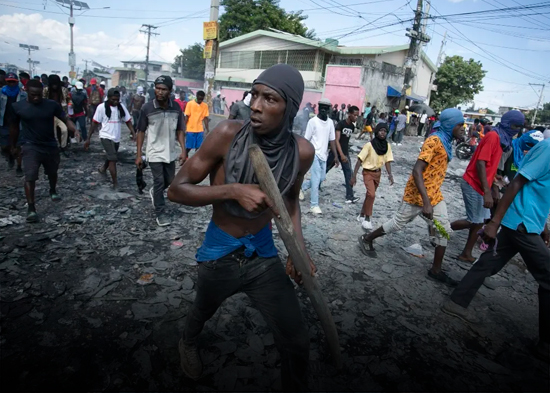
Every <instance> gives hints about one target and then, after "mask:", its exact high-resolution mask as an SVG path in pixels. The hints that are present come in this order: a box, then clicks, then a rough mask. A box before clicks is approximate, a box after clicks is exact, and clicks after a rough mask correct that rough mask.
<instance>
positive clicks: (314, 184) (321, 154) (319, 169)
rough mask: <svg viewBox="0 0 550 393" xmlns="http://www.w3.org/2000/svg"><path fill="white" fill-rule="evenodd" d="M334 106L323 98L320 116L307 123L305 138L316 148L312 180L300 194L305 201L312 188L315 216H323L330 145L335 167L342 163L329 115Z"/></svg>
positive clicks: (311, 209) (320, 105)
mask: <svg viewBox="0 0 550 393" xmlns="http://www.w3.org/2000/svg"><path fill="white" fill-rule="evenodd" d="M331 108H332V105H331V104H330V101H329V99H328V98H322V99H321V100H320V101H319V114H318V115H317V116H316V117H314V118H312V119H310V120H309V122H308V123H307V128H306V133H305V135H304V138H306V139H307V140H308V141H310V142H311V144H312V145H313V147H314V148H315V158H314V159H313V164H312V165H311V170H310V172H311V180H306V181H304V183H303V185H302V191H301V192H300V200H303V199H304V193H303V192H304V191H306V190H307V189H308V188H311V208H310V212H311V213H313V214H322V213H323V212H322V211H321V208H320V207H319V186H320V185H321V183H322V182H323V180H325V177H326V172H327V158H328V149H327V146H328V145H329V143H330V149H331V150H332V154H333V155H334V166H336V167H338V166H339V165H340V161H339V160H338V154H337V153H336V144H335V142H334V140H335V139H336V137H335V132H334V122H333V121H332V120H331V119H329V117H328V114H329V113H330V110H331Z"/></svg>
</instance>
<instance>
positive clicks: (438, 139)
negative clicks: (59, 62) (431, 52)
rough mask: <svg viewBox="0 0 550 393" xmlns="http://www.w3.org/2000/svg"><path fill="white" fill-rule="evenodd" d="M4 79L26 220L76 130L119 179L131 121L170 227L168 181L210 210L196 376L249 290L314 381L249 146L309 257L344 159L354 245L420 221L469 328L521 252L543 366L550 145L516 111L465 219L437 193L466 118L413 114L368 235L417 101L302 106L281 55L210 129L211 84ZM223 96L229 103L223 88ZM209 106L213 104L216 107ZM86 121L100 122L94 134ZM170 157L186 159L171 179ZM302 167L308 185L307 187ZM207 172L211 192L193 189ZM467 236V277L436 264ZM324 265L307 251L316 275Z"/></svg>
mask: <svg viewBox="0 0 550 393" xmlns="http://www.w3.org/2000/svg"><path fill="white" fill-rule="evenodd" d="M63 79H65V78H63ZM0 84H1V85H2V90H1V94H0V98H1V100H0V105H1V106H0V109H1V111H0V113H1V117H0V125H1V128H0V131H1V136H2V140H1V141H2V153H3V154H4V155H5V157H6V159H7V160H8V164H9V168H10V169H12V168H13V167H14V166H15V162H17V165H18V166H17V171H18V172H21V171H22V173H23V174H24V176H25V183H24V187H25V195H26V198H27V203H28V212H27V221H28V222H37V221H38V219H39V218H38V214H37V212H36V207H35V200H34V189H35V182H36V181H37V179H38V171H39V168H40V166H43V167H44V170H45V173H46V175H47V176H48V181H49V186H50V190H49V195H50V197H51V199H52V201H58V200H59V199H60V196H59V194H58V193H57V188H56V185H57V170H58V167H59V164H60V155H59V151H60V149H63V148H64V143H65V144H66V143H68V141H70V140H71V139H76V138H77V137H79V136H80V137H81V138H83V140H85V144H84V148H85V149H86V150H87V149H88V148H89V146H90V143H91V140H92V136H93V134H94V133H95V132H96V131H97V130H98V129H99V139H100V142H101V145H102V147H103V149H104V150H105V155H106V159H105V162H104V164H103V165H102V166H101V167H100V168H99V172H100V173H105V174H106V173H107V172H108V173H109V174H110V176H111V180H112V183H113V186H114V187H117V185H118V180H117V170H116V163H117V151H118V148H119V144H120V140H121V137H122V136H121V126H122V123H125V124H126V125H127V126H128V129H129V130H130V133H131V136H130V137H131V138H133V139H135V140H136V143H137V154H136V160H135V164H136V167H137V169H138V170H143V169H144V167H145V166H146V165H148V166H149V167H150V169H151V173H152V176H153V183H154V184H153V186H152V187H151V189H150V191H149V193H150V197H151V200H152V202H153V206H154V209H155V215H156V222H157V224H158V225H159V226H165V225H169V224H170V221H171V220H170V217H169V216H168V215H167V214H166V209H165V204H166V202H165V197H164V192H165V190H166V189H168V193H167V195H168V198H169V199H170V200H171V201H173V202H176V203H180V204H184V205H188V206H206V205H212V206H213V213H212V219H211V222H210V224H209V226H208V229H207V231H206V234H205V238H204V241H203V244H202V246H201V247H200V248H199V249H198V251H197V255H196V257H197V261H198V262H199V269H198V278H197V281H198V284H197V286H196V287H197V295H196V299H195V301H194V304H193V306H192V307H191V309H190V311H189V312H188V315H187V321H186V325H185V329H184V333H183V336H182V339H181V340H180V342H179V351H180V356H181V367H182V369H183V371H184V372H185V373H186V374H187V375H188V376H189V377H191V378H194V379H197V378H199V377H200V375H201V372H202V363H201V360H200V355H199V351H198V345H197V338H198V336H199V333H200V332H201V330H202V329H203V326H204V324H205V322H206V321H207V320H208V319H209V318H210V317H212V315H213V314H214V313H215V311H216V310H217V308H218V307H219V306H220V304H221V303H222V302H223V301H224V300H225V299H226V298H227V297H229V296H231V295H232V294H234V293H236V292H239V291H242V292H245V293H246V294H247V295H248V296H249V297H250V298H252V300H253V302H254V303H255V305H256V306H257V307H258V308H259V309H260V311H261V312H262V313H263V315H264V317H265V318H266V321H267V323H268V325H269V326H270V327H271V328H272V330H273V333H274V338H275V342H276V344H277V346H278V348H279V350H280V352H281V372H282V381H283V389H285V390H306V389H307V386H306V384H307V367H308V357H309V339H308V333H307V329H306V328H305V325H304V321H303V318H302V316H301V312H300V307H299V305H298V300H297V297H296V294H295V292H294V289H293V286H292V285H291V283H290V281H289V280H288V279H287V278H286V276H285V269H283V267H282V264H281V263H280V260H279V257H278V252H277V249H276V248H275V244H274V240H273V235H272V224H271V221H272V219H273V218H274V217H276V216H278V215H279V213H278V211H277V208H276V206H274V204H273V202H272V201H271V200H270V199H269V197H268V196H267V195H266V194H265V193H264V192H262V190H261V189H260V188H259V186H258V180H257V178H256V176H255V174H254V170H253V168H252V164H251V161H250V159H249V157H248V148H249V146H250V145H251V144H253V143H254V144H256V145H258V146H259V147H260V149H261V150H262V151H263V152H264V154H265V157H266V159H267V162H268V164H269V166H270V167H271V169H272V172H273V175H274V177H275V180H276V182H277V184H278V186H279V190H280V192H281V194H282V196H283V199H284V201H285V205H286V208H287V209H288V211H289V214H290V216H291V219H292V223H293V231H294V234H295V236H296V238H297V239H298V242H299V243H300V246H301V247H302V248H303V249H304V250H306V249H307V248H306V245H305V241H304V236H303V234H302V228H301V212H300V203H299V200H300V199H304V198H305V192H306V191H307V190H311V192H310V212H311V213H312V214H314V215H317V216H320V215H322V210H321V207H320V205H321V203H320V200H319V189H320V187H321V185H322V182H323V180H324V179H325V177H326V173H327V172H328V171H330V170H331V168H333V167H339V166H340V165H341V166H342V169H343V173H344V180H345V199H346V203H350V204H355V203H357V202H358V200H359V198H357V197H356V196H355V193H354V186H355V185H356V183H357V180H356V178H357V175H358V173H359V169H361V174H362V176H363V183H364V186H365V188H366V197H365V200H364V202H363V204H362V207H361V209H360V211H359V212H358V213H359V214H358V217H357V220H358V221H359V222H360V224H361V227H362V228H363V229H364V230H365V231H366V232H365V234H363V235H362V236H360V238H359V239H358V245H359V248H360V250H361V251H362V254H363V255H364V256H365V257H367V258H376V257H377V254H376V251H375V249H374V241H375V239H377V238H379V237H381V236H385V235H389V234H391V233H393V232H396V231H399V230H401V229H402V228H404V227H405V226H406V225H408V224H409V223H410V222H411V221H413V220H414V219H415V218H416V217H421V218H423V219H424V220H425V221H426V222H427V224H428V230H429V237H430V241H431V242H432V244H433V245H434V247H435V252H434V259H433V263H432V266H431V267H430V269H429V270H428V272H427V276H428V277H429V278H430V279H432V280H435V281H438V282H442V283H444V284H446V285H449V286H452V287H456V288H455V290H454V292H453V294H452V295H451V297H450V299H449V300H448V301H446V302H445V304H444V305H443V307H442V310H443V311H444V312H445V313H448V314H450V315H453V316H456V317H459V318H461V319H463V320H465V321H467V322H468V323H476V318H475V315H472V313H471V312H470V310H468V305H469V304H470V302H471V300H472V299H473V297H474V296H475V293H476V292H477V290H478V289H479V287H480V286H481V284H482V283H483V280H484V279H485V278H486V277H488V276H490V275H493V274H496V273H497V272H498V271H499V270H500V269H502V268H503V267H504V266H505V265H506V263H507V262H508V261H509V260H510V259H511V258H512V257H513V256H515V255H516V254H517V253H520V254H521V256H522V257H523V260H524V262H525V264H526V265H527V267H528V269H529V271H530V272H531V274H533V276H534V277H535V279H536V280H537V281H538V283H539V292H538V294H539V304H540V313H539V318H540V319H539V320H540V326H539V327H540V329H539V332H540V333H539V334H540V337H539V342H538V345H537V346H536V355H537V356H539V357H541V358H543V359H546V360H547V361H548V357H549V351H550V250H549V249H548V245H549V241H550V233H549V230H548V227H547V225H546V222H547V218H548V215H549V213H550V198H548V195H549V190H550V159H549V157H550V154H549V153H550V138H548V137H546V139H545V135H544V133H543V132H541V131H539V130H529V131H528V132H525V133H523V135H521V137H519V138H518V137H517V136H518V133H520V132H521V131H522V130H523V129H524V128H525V117H524V115H523V114H522V113H521V112H519V111H509V112H508V113H506V114H505V115H504V116H503V117H502V120H501V122H500V123H499V124H497V125H494V126H492V127H489V128H484V129H483V138H481V140H480V142H479V144H478V145H477V147H476V148H475V152H474V155H473V157H472V159H471V161H470V164H469V165H468V168H467V169H466V172H465V174H464V178H463V181H462V182H461V184H460V187H461V190H462V194H463V199H464V206H465V210H466V211H465V215H466V219H462V220H458V221H454V222H452V223H451V222H450V220H449V216H448V212H447V205H446V202H445V198H444V196H443V193H442V190H441V187H442V184H443V182H444V181H445V176H446V172H447V167H448V163H449V162H450V161H451V159H452V158H453V146H454V144H453V141H454V140H456V139H461V138H463V136H464V133H465V127H464V117H463V114H462V112H461V111H460V110H458V109H455V108H448V109H445V110H443V111H442V112H441V113H440V114H439V116H438V117H437V118H436V117H435V116H434V117H433V118H432V119H430V117H428V116H427V115H426V113H423V114H422V115H421V116H419V124H422V127H420V126H419V127H418V135H422V133H423V132H424V133H425V141H424V143H423V144H422V147H421V151H420V154H419V155H418V158H417V160H416V162H415V164H414V167H413V169H412V173H411V175H410V177H409V179H408V181H407V184H406V187H405V191H404V195H403V198H402V202H401V204H400V205H399V206H395V214H394V216H393V217H392V218H391V219H390V220H389V221H387V222H385V223H384V224H383V225H381V226H379V227H378V228H376V229H374V228H373V225H372V217H373V214H374V202H375V197H376V191H377V188H378V187H379V185H380V180H381V176H382V169H383V168H385V170H386V172H387V175H388V177H389V181H390V184H393V181H394V180H393V176H392V171H391V163H392V162H393V160H394V154H398V151H397V150H395V149H394V150H392V141H393V146H399V145H400V144H401V143H402V140H403V134H404V130H405V127H406V125H407V122H408V118H407V114H408V110H407V109H408V108H403V109H401V110H398V109H395V110H392V111H389V112H388V113H378V111H377V109H376V107H375V106H372V107H371V105H370V103H367V105H366V109H365V110H364V112H363V113H362V114H360V110H359V108H358V107H357V106H352V105H347V106H346V105H345V104H342V105H341V106H340V109H338V105H334V106H333V105H332V103H331V102H330V100H328V99H327V98H322V99H321V100H320V101H319V102H318V103H316V104H315V105H311V104H309V103H308V104H307V105H306V106H305V108H304V109H303V110H302V111H301V114H299V107H300V105H301V102H302V98H303V93H304V81H303V79H302V76H301V74H300V73H299V72H298V71H297V70H296V69H295V68H293V67H291V66H288V65H285V64H278V65H275V66H273V67H271V68H269V69H267V70H265V71H264V72H262V73H261V74H260V75H259V76H258V78H257V79H256V80H255V82H254V83H253V85H252V88H251V89H250V91H247V92H246V93H245V94H244V96H243V99H242V101H239V102H237V103H234V104H233V105H232V106H231V110H230V113H229V119H228V120H225V121H222V122H221V123H220V124H219V125H217V126H216V127H215V128H214V129H213V130H212V131H211V132H210V129H209V109H208V105H206V103H205V102H204V98H205V94H204V92H203V91H198V92H197V93H196V97H195V98H194V99H192V100H189V99H187V97H186V96H185V94H183V93H181V94H178V98H177V99H176V98H175V94H174V93H173V87H174V86H173V81H172V79H171V78H170V77H169V76H160V77H158V78H157V79H156V80H155V82H154V83H153V85H152V86H151V89H149V90H150V91H148V92H147V94H145V92H144V89H142V88H138V89H137V91H136V93H135V94H134V95H132V96H130V95H129V94H128V93H126V91H125V89H124V88H122V87H120V88H119V87H115V88H110V89H108V90H107V91H105V89H104V88H103V87H102V86H101V84H99V85H98V84H97V81H95V80H91V81H90V83H89V84H88V86H87V87H85V84H84V82H82V81H75V82H74V85H69V84H68V81H66V80H60V79H59V77H57V76H56V75H50V76H49V77H46V78H40V77H39V78H38V79H35V78H33V79H30V78H28V75H24V74H20V75H15V74H13V73H9V74H5V75H0ZM216 98H219V101H216V102H221V96H217V97H216ZM220 105H221V104H220ZM215 108H216V109H215V112H218V113H219V112H220V109H219V107H218V104H216V107H215ZM86 118H89V119H91V125H90V128H89V131H88V132H86V127H87V125H86V120H85V119H86ZM297 119H300V121H298V120H297ZM304 119H305V120H304ZM304 124H305V127H304ZM358 124H359V125H360V127H357V125H358ZM357 128H359V130H360V132H359V135H358V136H357V138H356V141H357V140H359V141H362V138H363V137H364V135H363V134H365V133H366V134H367V135H369V137H368V138H367V140H366V141H365V142H366V143H364V145H363V146H362V148H361V150H360V153H359V154H358V156H357V161H356V163H355V166H354V167H353V170H352V161H351V157H350V140H351V138H352V137H353V135H354V134H356V133H357V132H356V129H357ZM293 129H294V131H295V132H293ZM474 131H475V132H476V133H477V134H478V135H479V132H480V131H481V129H480V128H478V127H477V125H476V126H475V127H474ZM471 133H472V135H473V131H471ZM546 134H548V133H546ZM301 135H303V136H301ZM394 135H395V136H394ZM205 136H207V137H206V138H204V137H205ZM392 136H394V137H393V138H392ZM145 139H146V141H145ZM176 141H177V143H178V144H179V145H180V149H181V151H180V152H179V153H178V151H177V149H176ZM144 143H145V147H144ZM361 143H362V142H361ZM193 149H194V150H195V152H194V154H193V155H190V152H191V150H193ZM510 157H512V158H510ZM176 160H179V162H180V164H182V167H181V169H180V170H179V171H178V173H177V174H176V173H175V168H176V166H175V162H176ZM509 160H511V164H510V168H512V167H514V168H515V175H514V177H513V179H512V178H510V175H506V174H505V170H506V169H505V167H506V163H507V162H509ZM308 173H309V174H310V179H309V180H305V178H306V175H307V174H308ZM207 176H209V177H210V185H209V186H204V185H199V183H201V182H202V181H203V180H204V179H205V178H206V177H207ZM499 228H500V231H499ZM462 229H468V230H469V237H468V241H467V243H466V245H465V246H464V250H463V252H462V253H461V255H460V259H461V260H462V261H466V262H474V260H475V259H474V258H473V256H472V249H473V247H474V246H475V243H476V241H477V240H478V237H481V238H482V239H483V242H484V243H483V245H484V247H485V250H486V251H485V252H484V253H483V254H482V256H481V257H480V258H479V259H478V260H477V261H476V262H475V263H474V264H473V265H472V268H471V269H470V271H469V272H468V273H467V274H466V276H465V277H464V278H463V279H462V280H461V281H460V283H458V282H456V281H455V280H453V279H451V278H450V277H449V276H448V275H447V274H446V273H445V272H444V271H443V270H442V263H443V258H444V255H445V250H446V247H447V244H448V242H449V241H452V236H451V235H452V232H453V231H456V230H462ZM315 271H316V267H315V265H314V263H313V261H311V259H310V272H309V273H311V274H312V275H313V274H314V273H315ZM286 274H287V275H290V276H291V277H292V278H293V279H295V281H296V282H298V283H300V282H301V274H300V273H299V272H297V271H296V269H295V268H294V265H293V262H292V260H291V259H290V258H288V260H287V263H286ZM304 274H306V272H304Z"/></svg>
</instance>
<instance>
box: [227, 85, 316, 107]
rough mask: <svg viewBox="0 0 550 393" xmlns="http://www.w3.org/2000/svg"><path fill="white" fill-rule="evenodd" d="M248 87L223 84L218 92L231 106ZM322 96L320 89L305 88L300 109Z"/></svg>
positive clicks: (241, 96) (240, 97)
mask: <svg viewBox="0 0 550 393" xmlns="http://www.w3.org/2000/svg"><path fill="white" fill-rule="evenodd" d="M246 90H248V89H243V88H239V87H225V86H223V87H222V88H221V89H220V93H221V95H222V96H224V97H225V102H226V103H227V106H231V103H232V102H233V101H235V102H236V101H240V100H242V98H243V94H244V92H245V91H246ZM321 97H323V92H322V91H320V90H312V89H306V90H305V91H304V96H303V98H302V103H301V104H300V109H302V108H303V107H304V106H306V103H308V102H310V103H311V104H312V105H314V104H317V103H318V102H319V100H320V99H321Z"/></svg>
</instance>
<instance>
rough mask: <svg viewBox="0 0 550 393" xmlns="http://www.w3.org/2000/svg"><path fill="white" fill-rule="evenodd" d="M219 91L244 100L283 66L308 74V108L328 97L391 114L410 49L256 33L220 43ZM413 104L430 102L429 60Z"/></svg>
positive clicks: (420, 65)
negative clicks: (252, 88) (261, 76)
mask: <svg viewBox="0 0 550 393" xmlns="http://www.w3.org/2000/svg"><path fill="white" fill-rule="evenodd" d="M219 48H220V50H219V54H218V56H219V57H218V61H217V68H216V87H217V88H218V89H220V90H221V92H222V94H223V95H224V96H225V97H226V101H227V102H228V103H231V102H233V101H238V100H240V99H242V95H243V91H245V90H247V89H249V88H250V86H251V85H252V82H253V81H254V79H256V77H257V76H258V75H259V74H260V73H261V72H262V71H263V70H265V69H266V68H269V67H270V66H272V65H274V64H278V63H286V64H290V65H292V66H294V67H296V68H297V69H298V70H299V71H300V73H301V74H302V76H303V78H304V82H305V87H306V91H305V93H304V99H303V102H302V106H303V105H305V103H306V102H311V103H316V102H317V101H318V100H319V99H320V98H321V97H327V98H329V99H330V100H331V102H332V103H333V104H343V103H345V104H351V105H357V106H358V107H359V108H361V109H362V108H363V107H364V105H365V103H366V102H371V103H372V104H373V105H376V106H377V107H378V108H380V109H382V110H383V111H385V110H390V109H392V108H393V107H397V106H398V102H399V99H398V96H400V95H401V87H402V85H403V77H404V68H403V65H404V63H405V58H406V54H407V50H408V45H397V46H377V47H366V46H356V47H346V46H339V45H338V41H336V40H331V39H327V40H326V41H325V42H322V41H315V40H310V39H307V38H304V37H301V36H296V35H293V34H288V33H284V32H280V31H267V30H256V31H254V32H252V33H248V34H244V35H242V36H239V37H237V38H234V39H231V40H228V41H224V42H222V43H220V47H219ZM417 64H418V68H417V71H416V78H415V80H414V83H413V86H412V89H411V91H410V93H409V96H408V97H409V98H410V99H414V100H416V101H425V100H426V97H427V96H428V89H429V84H430V77H431V75H432V73H434V72H435V71H436V67H435V65H434V64H433V63H432V62H431V61H430V59H429V58H428V57H427V56H426V55H425V54H424V53H422V54H421V58H420V60H419V61H418V63H417Z"/></svg>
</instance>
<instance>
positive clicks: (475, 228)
mask: <svg viewBox="0 0 550 393" xmlns="http://www.w3.org/2000/svg"><path fill="white" fill-rule="evenodd" d="M524 123H525V116H524V115H523V113H521V112H520V111H514V110H513V111H508V112H506V113H505V114H504V115H503V116H502V119H501V121H500V124H499V125H498V126H496V127H494V129H493V130H494V131H495V132H489V133H487V135H485V137H483V138H482V139H481V141H480V143H479V145H478V146H477V148H476V150H475V152H474V155H473V156H472V159H471V160H470V163H469V164H468V167H467V168H466V172H464V176H463V178H462V179H461V182H460V188H461V189H462V197H463V199H464V206H465V208H466V219H462V220H457V221H454V222H453V223H452V224H451V227H452V229H453V231H459V230H463V229H468V230H469V234H468V240H467V241H466V244H465V245H464V249H463V250H462V252H461V253H460V255H459V256H458V259H459V260H461V261H464V262H470V263H472V262H474V261H475V260H476V258H474V257H473V256H472V251H473V249H474V246H475V244H476V241H477V238H478V234H477V233H478V232H479V230H480V229H481V227H482V226H483V223H484V222H485V220H486V219H489V218H491V213H490V209H491V208H492V207H493V204H496V202H497V201H498V199H499V186H498V185H497V184H494V180H495V175H496V174H497V170H498V165H499V162H500V158H501V157H502V153H503V152H508V151H509V150H510V149H511V148H512V141H513V138H514V136H516V135H517V133H518V132H519V130H520V129H521V128H523V124H524Z"/></svg>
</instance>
